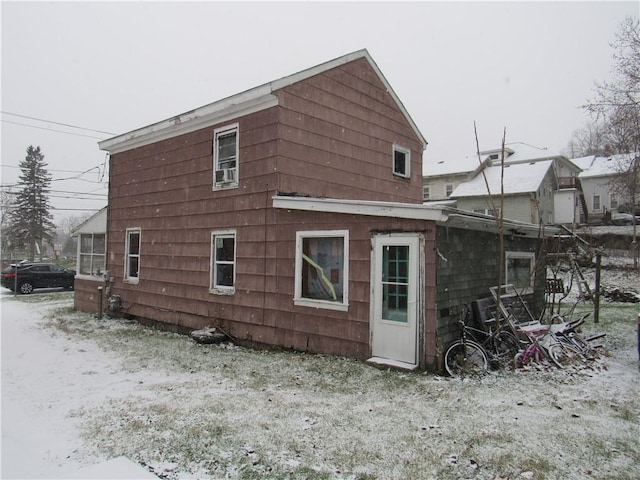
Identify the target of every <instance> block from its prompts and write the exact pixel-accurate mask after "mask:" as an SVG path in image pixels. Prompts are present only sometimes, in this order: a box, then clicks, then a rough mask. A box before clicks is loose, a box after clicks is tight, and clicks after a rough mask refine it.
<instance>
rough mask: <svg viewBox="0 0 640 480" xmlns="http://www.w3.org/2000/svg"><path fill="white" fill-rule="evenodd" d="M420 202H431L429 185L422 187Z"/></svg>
mask: <svg viewBox="0 0 640 480" xmlns="http://www.w3.org/2000/svg"><path fill="white" fill-rule="evenodd" d="M422 200H431V187H429V185H423V186H422Z"/></svg>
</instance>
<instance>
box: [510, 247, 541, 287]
mask: <svg viewBox="0 0 640 480" xmlns="http://www.w3.org/2000/svg"><path fill="white" fill-rule="evenodd" d="M505 258H506V273H507V275H506V279H507V281H506V283H507V284H511V285H513V286H514V287H516V289H518V290H525V291H526V290H528V289H533V280H534V266H535V255H534V254H533V253H530V252H506V254H505Z"/></svg>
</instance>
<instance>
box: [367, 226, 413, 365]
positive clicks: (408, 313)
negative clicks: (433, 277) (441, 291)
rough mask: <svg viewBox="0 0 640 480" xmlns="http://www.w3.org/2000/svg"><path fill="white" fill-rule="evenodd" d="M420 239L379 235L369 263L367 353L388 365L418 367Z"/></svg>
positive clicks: (408, 236) (398, 235) (411, 236)
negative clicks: (385, 361) (370, 302)
mask: <svg viewBox="0 0 640 480" xmlns="http://www.w3.org/2000/svg"><path fill="white" fill-rule="evenodd" d="M420 259H421V254H420V237H419V236H418V235H401V234H397V235H379V236H376V237H374V238H373V250H372V259H371V260H372V261H371V265H372V266H371V269H372V271H371V284H372V296H371V298H372V301H373V303H372V308H371V317H372V318H371V352H372V355H373V357H375V358H379V359H384V360H388V361H389V363H393V362H400V363H403V364H410V365H417V364H418V315H419V308H418V307H419V285H420V271H421V269H420Z"/></svg>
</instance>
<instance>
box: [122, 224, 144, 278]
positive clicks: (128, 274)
mask: <svg viewBox="0 0 640 480" xmlns="http://www.w3.org/2000/svg"><path fill="white" fill-rule="evenodd" d="M126 235H127V236H126V238H125V247H124V251H125V257H124V281H125V282H128V283H138V280H139V277H140V229H139V228H127V234H126Z"/></svg>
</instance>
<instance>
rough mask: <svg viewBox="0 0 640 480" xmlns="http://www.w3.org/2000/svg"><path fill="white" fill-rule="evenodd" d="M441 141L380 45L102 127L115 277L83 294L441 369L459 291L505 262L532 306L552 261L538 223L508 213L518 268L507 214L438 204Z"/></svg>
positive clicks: (145, 313) (490, 280)
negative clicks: (431, 168)
mask: <svg viewBox="0 0 640 480" xmlns="http://www.w3.org/2000/svg"><path fill="white" fill-rule="evenodd" d="M426 145H427V142H426V140H425V138H424V136H423V135H422V133H421V132H420V130H419V129H418V128H417V126H416V124H415V123H414V121H413V120H412V118H411V116H410V115H409V113H408V112H407V110H406V109H405V107H404V106H403V104H402V102H400V100H399V99H398V97H397V95H396V94H395V93H394V91H393V89H392V88H391V86H390V85H389V83H388V82H387V80H386V79H385V77H384V76H383V74H382V72H381V71H380V69H379V68H378V66H377V65H376V63H375V62H374V61H373V59H372V58H371V56H370V55H369V53H368V52H367V51H366V50H361V51H357V52H354V53H351V54H348V55H345V56H342V57H339V58H336V59H334V60H331V61H329V62H326V63H323V64H321V65H317V66H315V67H312V68H310V69H307V70H304V71H301V72H298V73H296V74H293V75H291V76H288V77H284V78H281V79H278V80H275V81H273V82H270V83H268V84H265V85H261V86H258V87H256V88H253V89H251V90H248V91H245V92H243V93H240V94H238V95H234V96H232V97H228V98H225V99H222V100H219V101H217V102H214V103H212V104H209V105H205V106H203V107H200V108H196V109H195V110H191V111H189V112H187V113H184V114H181V115H178V116H176V117H173V118H170V119H167V120H164V121H161V122H158V123H154V124H152V125H148V126H146V127H143V128H140V129H137V130H134V131H131V132H128V133H124V134H122V135H118V136H116V137H113V138H110V139H108V140H104V141H102V142H100V143H99V146H100V148H101V149H103V150H105V151H107V152H108V153H109V155H110V160H109V161H110V169H109V205H108V209H107V222H106V230H107V231H106V237H105V238H106V252H105V253H104V255H105V257H104V258H105V259H106V262H105V263H106V265H105V266H104V268H105V270H103V272H104V271H106V275H103V276H101V275H100V272H99V271H97V270H94V269H91V270H89V269H87V270H85V272H86V273H85V274H83V275H82V276H80V275H79V277H78V278H77V279H76V306H77V307H78V308H81V309H87V306H88V305H90V303H91V302H92V300H91V299H92V298H94V297H92V295H93V296H95V295H96V291H97V289H98V288H99V287H102V288H103V290H100V292H104V297H105V298H104V299H102V298H99V300H100V302H102V304H103V305H107V306H108V307H107V308H108V310H109V311H110V313H111V314H120V315H127V316H130V317H132V318H137V319H141V320H145V321H153V322H161V323H164V324H170V325H173V326H174V327H176V328H180V329H185V330H188V329H199V328H203V327H206V326H215V327H218V328H220V329H222V330H223V331H224V332H226V333H227V334H229V335H230V336H231V337H232V338H233V339H235V340H236V341H237V342H240V343H260V344H269V345H278V346H282V347H287V348H294V349H298V350H305V351H311V352H321V353H327V354H335V355H347V356H351V357H355V358H360V359H363V360H368V361H370V362H372V363H377V364H383V365H393V366H397V367H401V368H408V369H413V368H431V369H437V368H438V367H439V365H440V362H441V359H442V352H444V349H445V347H446V346H447V344H448V343H449V342H451V341H452V340H453V339H455V338H456V335H457V330H456V329H457V325H458V323H457V318H458V313H459V307H460V305H462V304H463V303H470V302H471V301H472V300H473V299H475V298H478V297H484V296H487V293H488V288H489V287H490V286H492V285H496V284H497V282H498V280H499V277H498V272H499V271H501V270H502V269H503V267H506V270H507V278H506V280H507V281H510V282H511V283H517V284H518V286H519V288H522V289H523V290H526V291H527V292H528V293H532V292H535V295H534V298H533V300H534V301H533V303H532V305H533V307H534V308H535V305H536V301H539V300H543V295H542V290H543V289H542V288H540V286H541V285H544V275H540V274H539V272H540V269H541V268H542V265H544V260H545V259H544V255H543V254H542V253H541V250H540V248H539V247H540V242H539V239H538V229H537V227H536V226H535V225H530V224H528V223H524V222H511V221H507V222H506V223H505V229H506V231H508V232H510V234H509V235H508V236H507V237H506V250H507V252H506V255H505V257H506V263H505V265H504V266H503V265H501V262H502V261H503V260H502V259H503V257H502V256H501V255H500V252H499V251H498V243H499V242H497V241H496V234H497V233H496V232H497V226H496V222H495V219H493V218H490V217H487V216H484V215H478V214H473V213H465V212H460V211H457V210H453V209H448V208H446V207H429V206H425V205H423V203H422V191H423V190H422V153H423V150H424V149H425V147H426ZM85 230H87V231H86V232H85V234H86V235H87V238H86V241H87V244H86V246H87V252H85V253H87V254H89V253H90V245H89V239H90V237H89V235H94V234H95V233H96V232H93V231H88V230H92V229H90V228H89V229H85ZM81 234H82V233H81ZM91 238H95V237H91ZM93 245H95V244H93ZM98 246H100V244H99V242H98ZM96 253H97V254H98V255H99V254H100V252H96ZM96 260H99V259H98V258H96Z"/></svg>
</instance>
